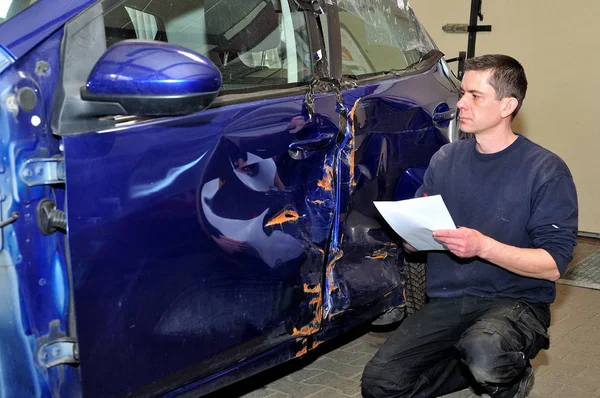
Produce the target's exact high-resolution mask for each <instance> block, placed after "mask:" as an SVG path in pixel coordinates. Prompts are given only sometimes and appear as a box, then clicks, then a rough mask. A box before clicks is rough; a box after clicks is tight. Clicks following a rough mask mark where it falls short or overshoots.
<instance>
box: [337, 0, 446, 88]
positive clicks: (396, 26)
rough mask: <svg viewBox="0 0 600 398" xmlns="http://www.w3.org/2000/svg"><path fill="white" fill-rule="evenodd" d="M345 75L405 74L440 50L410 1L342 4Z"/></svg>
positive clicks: (342, 1)
mask: <svg viewBox="0 0 600 398" xmlns="http://www.w3.org/2000/svg"><path fill="white" fill-rule="evenodd" d="M338 8H339V11H340V27H341V35H342V57H343V62H342V64H343V65H342V66H343V71H344V74H345V75H349V76H351V75H355V76H360V75H366V74H372V73H381V72H386V71H390V70H405V69H407V68H410V67H411V66H412V65H415V64H417V63H419V62H420V61H421V60H423V59H424V58H426V56H427V55H428V54H430V53H431V52H432V51H433V50H437V48H436V46H435V44H434V43H433V41H432V40H431V38H430V37H429V34H428V33H427V32H426V30H425V28H423V26H422V25H421V24H420V23H419V21H418V20H417V18H416V16H415V14H414V12H413V10H412V8H411V7H410V5H409V4H408V1H407V0H339V1H338Z"/></svg>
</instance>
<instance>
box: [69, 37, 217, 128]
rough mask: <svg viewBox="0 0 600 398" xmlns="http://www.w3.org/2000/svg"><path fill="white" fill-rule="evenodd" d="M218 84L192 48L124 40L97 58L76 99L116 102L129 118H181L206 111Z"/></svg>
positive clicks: (213, 71)
mask: <svg viewBox="0 0 600 398" xmlns="http://www.w3.org/2000/svg"><path fill="white" fill-rule="evenodd" d="M221 82H222V79H221V73H220V72H219V70H218V69H217V67H216V66H215V65H214V64H213V63H212V62H211V61H209V60H208V59H207V58H206V57H204V56H202V55H200V54H197V53H195V52H193V51H191V50H188V49H186V48H183V47H179V46H176V45H173V44H169V43H164V42H158V41H142V40H124V41H120V42H118V43H116V44H114V45H113V46H111V47H110V48H109V49H108V50H106V52H105V53H104V54H103V55H102V57H100V59H99V60H98V62H97V63H96V65H95V66H94V68H93V69H92V72H91V73H90V75H89V77H88V79H87V82H86V85H85V86H84V87H82V88H81V99H83V100H85V101H97V102H111V103H116V104H119V105H121V107H122V109H124V110H125V111H126V112H127V113H128V114H130V115H137V116H177V115H186V114H190V113H194V112H198V111H200V110H202V109H204V108H206V107H208V106H209V105H210V104H211V103H212V102H213V100H214V99H215V98H216V97H217V95H218V94H219V90H220V89H221ZM115 108H119V107H115Z"/></svg>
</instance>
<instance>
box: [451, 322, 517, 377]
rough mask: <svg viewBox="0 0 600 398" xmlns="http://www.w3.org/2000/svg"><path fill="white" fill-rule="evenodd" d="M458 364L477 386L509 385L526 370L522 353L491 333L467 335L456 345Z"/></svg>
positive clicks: (483, 332)
mask: <svg viewBox="0 0 600 398" xmlns="http://www.w3.org/2000/svg"><path fill="white" fill-rule="evenodd" d="M456 348H457V349H458V351H459V353H460V356H461V359H462V361H463V362H464V363H465V364H466V365H467V366H468V368H469V371H470V372H471V374H472V375H473V377H474V378H475V380H476V381H477V382H478V383H480V384H484V385H486V384H501V383H510V382H511V381H512V380H514V379H515V378H516V377H518V376H519V375H520V374H521V372H522V370H523V369H524V368H525V366H526V361H525V357H524V355H523V353H522V352H519V351H515V350H513V349H512V347H510V345H509V344H508V342H507V340H506V339H505V338H504V337H503V336H502V335H500V334H499V333H497V332H495V331H489V330H481V329H479V330H474V331H468V332H467V333H466V334H465V335H464V336H463V337H462V338H461V340H460V341H459V342H458V344H456Z"/></svg>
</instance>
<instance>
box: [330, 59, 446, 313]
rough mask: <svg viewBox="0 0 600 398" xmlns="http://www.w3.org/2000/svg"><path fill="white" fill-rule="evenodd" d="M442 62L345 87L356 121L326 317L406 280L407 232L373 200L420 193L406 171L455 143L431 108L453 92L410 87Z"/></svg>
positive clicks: (334, 242)
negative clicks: (400, 232) (402, 234)
mask: <svg viewBox="0 0 600 398" xmlns="http://www.w3.org/2000/svg"><path fill="white" fill-rule="evenodd" d="M437 67H438V66H437V65H436V66H435V67H434V68H432V69H430V70H429V71H427V72H426V73H423V74H420V75H418V76H414V77H412V78H410V79H397V80H396V81H394V80H389V81H386V82H384V83H380V84H368V85H364V86H362V87H360V88H355V89H348V90H345V91H344V100H345V102H346V104H347V106H348V107H352V112H351V117H352V120H351V128H349V145H348V146H347V147H346V148H345V151H344V153H343V154H342V155H341V156H340V162H341V164H342V165H343V167H342V172H341V175H343V176H344V177H345V179H344V180H343V181H342V182H341V184H340V193H339V197H340V203H343V204H344V205H343V206H342V209H341V210H340V213H339V215H338V224H337V225H339V227H338V229H337V234H338V236H337V237H336V238H334V239H332V249H331V251H332V252H335V253H336V257H337V258H335V259H334V261H333V262H330V264H328V266H327V271H326V275H327V282H328V285H327V293H326V297H327V304H328V306H327V307H326V311H325V312H326V316H327V317H331V318H333V317H335V316H337V315H338V314H340V313H343V312H344V311H347V310H349V309H357V308H361V307H363V306H365V305H366V304H368V303H370V302H372V301H374V300H377V299H379V298H382V297H383V296H384V295H385V294H388V293H389V292H391V291H393V290H394V289H396V288H397V287H399V286H400V285H401V284H403V283H404V278H403V276H402V275H401V272H400V271H401V268H400V267H399V266H398V265H399V264H401V260H402V257H401V251H400V250H399V248H398V247H397V243H398V242H399V241H400V239H399V237H398V236H397V235H396V234H395V233H394V232H393V231H392V230H391V229H390V228H389V226H387V224H386V223H385V221H384V220H383V218H382V217H381V215H380V214H379V212H378V211H377V209H376V208H375V206H374V205H373V201H384V200H397V197H398V196H401V195H404V196H409V197H413V196H414V194H415V191H416V189H415V190H414V191H413V190H412V189H411V188H412V187H411V186H410V185H409V184H407V183H406V182H405V183H404V184H401V181H402V179H403V177H404V179H405V180H406V179H407V177H406V176H405V172H406V171H407V170H414V169H415V168H426V167H427V164H428V160H429V159H430V158H431V156H432V155H433V154H434V153H435V152H436V151H437V150H438V149H439V148H440V147H441V146H442V145H444V144H446V143H447V142H448V140H447V138H446V137H445V136H444V134H443V133H442V132H441V131H440V130H439V129H438V128H437V127H436V126H435V125H434V123H433V121H432V118H431V113H429V112H428V110H427V107H430V108H431V107H436V106H437V105H438V104H439V98H444V97H445V96H448V95H449V94H452V92H449V91H448V90H447V89H446V88H444V87H442V86H437V90H431V91H428V92H427V93H426V94H425V93H421V94H420V96H421V98H415V97H412V98H411V96H408V95H407V94H406V93H419V88H420V87H423V86H426V85H427V84H428V82H429V81H430V80H432V79H433V78H434V77H433V75H434V74H435V73H436V70H437ZM432 88H435V86H433V85H432ZM427 97H429V98H427ZM408 175H409V176H410V174H408ZM399 188H403V190H402V191H399ZM398 191H399V192H398ZM400 290H401V289H399V293H398V294H401V291H400ZM400 303H401V302H399V304H400Z"/></svg>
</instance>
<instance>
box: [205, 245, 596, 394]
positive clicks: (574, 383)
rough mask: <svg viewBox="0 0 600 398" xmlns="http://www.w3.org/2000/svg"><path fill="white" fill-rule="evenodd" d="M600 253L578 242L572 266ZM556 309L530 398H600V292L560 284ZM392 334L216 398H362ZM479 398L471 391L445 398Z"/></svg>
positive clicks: (285, 368) (359, 340) (369, 336)
mask: <svg viewBox="0 0 600 398" xmlns="http://www.w3.org/2000/svg"><path fill="white" fill-rule="evenodd" d="M598 249H600V240H595V239H589V238H579V239H578V245H577V247H576V249H575V257H574V259H573V262H572V264H573V263H575V262H577V261H578V260H579V259H581V258H584V257H586V256H587V255H589V254H590V253H592V252H594V251H595V250H598ZM557 291H558V293H557V299H556V301H555V303H554V304H553V305H552V325H551V326H550V339H551V347H550V349H549V350H548V351H542V352H541V353H540V354H539V355H538V356H537V357H536V358H535V360H534V361H533V362H532V364H533V366H534V370H535V375H536V383H535V386H534V389H533V392H532V393H531V394H530V397H550V396H552V397H569V398H577V397H596V398H597V397H600V290H592V289H584V288H580V287H574V286H568V285H562V284H557ZM388 336H389V332H381V333H372V332H369V331H367V330H357V331H356V332H355V333H354V334H352V335H350V336H346V337H345V338H344V340H341V341H336V342H333V343H331V344H329V346H326V347H322V348H321V347H319V349H317V350H315V351H314V352H312V353H310V354H309V356H307V357H306V358H303V359H300V360H297V361H292V362H291V363H289V364H284V365H282V366H279V367H277V368H274V369H271V370H268V371H266V372H263V373H262V374H260V375H258V376H255V377H253V378H251V379H249V380H246V381H243V382H241V383H238V384H237V385H234V386H232V387H230V388H227V389H225V390H221V391H218V392H217V393H215V397H232V398H233V397H243V398H266V397H269V398H284V397H292V398H309V397H310V398H342V397H360V377H361V374H362V370H363V367H364V366H365V364H366V363H367V362H368V361H369V359H370V358H371V357H372V356H373V354H374V353H375V352H376V351H377V349H378V347H379V346H380V345H381V344H382V343H383V342H384V341H385V339H386V338H387V337H388ZM467 397H469V398H475V397H476V395H474V394H472V393H471V392H470V391H469V390H465V391H460V392H457V393H454V394H450V395H446V396H445V397H444V398H467Z"/></svg>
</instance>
